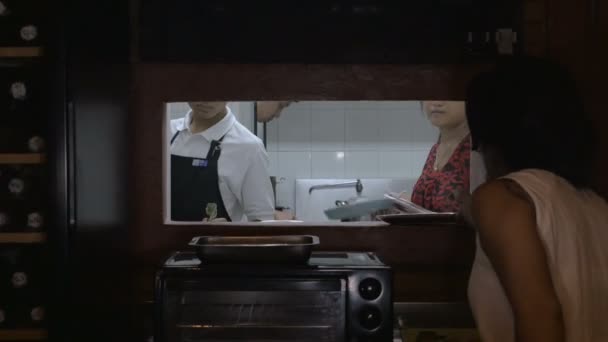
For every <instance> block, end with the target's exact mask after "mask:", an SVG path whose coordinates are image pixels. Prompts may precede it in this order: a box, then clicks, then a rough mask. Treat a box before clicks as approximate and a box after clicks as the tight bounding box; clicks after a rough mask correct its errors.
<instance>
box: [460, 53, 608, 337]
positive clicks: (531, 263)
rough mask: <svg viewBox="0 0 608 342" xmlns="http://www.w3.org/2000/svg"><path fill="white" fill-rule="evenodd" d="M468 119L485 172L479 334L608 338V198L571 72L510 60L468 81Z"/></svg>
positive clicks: (475, 275) (480, 198)
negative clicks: (598, 185) (595, 180)
mask: <svg viewBox="0 0 608 342" xmlns="http://www.w3.org/2000/svg"><path fill="white" fill-rule="evenodd" d="M467 120H468V123H469V127H470V130H471V138H472V148H473V150H474V151H476V152H478V153H480V154H481V156H482V157H483V159H484V165H485V168H486V171H487V179H488V180H487V182H486V183H484V184H483V185H481V186H480V187H479V188H478V189H477V190H476V191H475V192H474V193H473V197H472V203H471V215H472V219H473V224H474V225H475V226H476V228H477V230H478V243H477V245H478V248H477V255H476V258H475V262H474V265H473V270H472V273H471V278H470V283H469V301H470V303H471V307H472V309H473V313H474V315H475V319H476V321H477V325H478V329H479V331H480V334H481V337H482V340H483V341H484V342H502V341H505V342H507V341H508V342H511V341H517V342H545V341H551V342H558V341H566V342H601V341H608V324H607V323H606V317H608V204H607V202H606V201H605V200H604V199H603V198H601V197H599V196H598V195H597V194H596V193H595V192H594V191H593V190H591V183H590V179H589V176H588V175H589V174H590V173H591V172H590V171H591V167H592V166H591V162H592V158H593V155H594V154H593V147H594V140H593V139H592V136H593V134H592V131H591V127H590V124H589V122H588V121H587V118H586V117H585V113H584V109H583V105H582V101H581V99H580V97H579V96H578V93H577V90H576V87H575V85H574V82H573V81H572V79H571V78H570V76H569V75H568V73H567V72H566V71H565V70H563V69H562V68H561V67H559V66H557V65H554V64H552V63H549V62H546V61H542V60H538V59H532V58H510V59H507V60H503V61H501V62H499V63H498V64H497V66H496V68H495V69H494V70H492V71H489V72H486V73H483V74H481V75H479V76H478V77H476V78H475V79H474V80H473V82H472V83H471V85H470V86H469V89H468V94H467ZM471 172H474V171H473V170H472V171H471Z"/></svg>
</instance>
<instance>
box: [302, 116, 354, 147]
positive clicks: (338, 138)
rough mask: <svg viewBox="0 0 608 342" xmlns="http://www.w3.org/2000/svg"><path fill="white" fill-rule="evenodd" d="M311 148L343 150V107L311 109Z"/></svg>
mask: <svg viewBox="0 0 608 342" xmlns="http://www.w3.org/2000/svg"><path fill="white" fill-rule="evenodd" d="M310 117H311V150H312V151H344V141H345V137H346V136H345V129H346V121H345V114H344V108H335V109H332V108H319V109H311V112H310Z"/></svg>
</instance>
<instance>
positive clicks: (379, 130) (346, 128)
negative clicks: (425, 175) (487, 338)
mask: <svg viewBox="0 0 608 342" xmlns="http://www.w3.org/2000/svg"><path fill="white" fill-rule="evenodd" d="M267 130H268V132H267V139H268V141H267V148H268V154H269V156H270V165H271V174H273V175H276V176H277V178H278V179H280V180H281V181H280V182H279V184H278V185H277V204H278V205H281V206H286V207H290V208H294V205H295V180H296V179H298V178H350V179H355V178H417V177H418V176H419V175H420V173H421V171H422V166H423V165H424V162H425V160H426V157H427V155H428V152H429V150H430V148H431V146H432V145H433V144H434V143H435V142H436V140H437V136H438V131H437V129H436V128H434V127H433V126H431V124H430V123H429V122H428V120H427V118H426V117H425V115H424V114H423V113H422V108H421V105H420V102H418V101H407V102H399V101H344V102H300V103H295V104H292V105H291V106H289V107H288V108H287V109H286V110H285V111H283V113H282V114H281V116H280V117H279V119H275V120H273V121H271V122H269V123H268V124H267Z"/></svg>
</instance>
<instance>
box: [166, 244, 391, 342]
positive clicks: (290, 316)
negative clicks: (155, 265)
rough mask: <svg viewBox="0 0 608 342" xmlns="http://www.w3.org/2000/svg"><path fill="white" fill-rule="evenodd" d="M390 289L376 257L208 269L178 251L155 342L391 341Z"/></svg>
mask: <svg viewBox="0 0 608 342" xmlns="http://www.w3.org/2000/svg"><path fill="white" fill-rule="evenodd" d="M391 284H392V273H391V269H390V268H389V267H388V266H386V265H384V264H383V263H382V262H381V261H380V260H379V259H378V257H377V256H376V255H375V254H373V253H361V252H357V253H353V252H313V254H312V256H311V258H310V259H309V261H308V263H307V264H301V265H297V264H294V265H280V264H279V265H268V264H265V265H226V264H214V265H206V264H204V263H202V262H201V261H200V260H199V259H198V258H197V256H196V254H194V253H192V252H176V253H174V254H173V255H172V256H171V257H170V258H169V259H168V260H167V261H166V262H165V263H164V265H163V267H162V268H161V269H160V270H159V271H158V272H157V275H156V290H155V291H156V292H155V297H156V298H155V303H156V308H155V315H156V324H155V326H156V332H155V335H156V336H155V341H157V342H161V341H164V342H178V341H179V342H182V341H183V342H186V341H188V342H194V341H222V342H226V341H336V342H338V341H353V342H354V341H358V342H359V341H376V342H382V341H392V333H393V332H392V328H393V319H392V291H391V290H392V289H391Z"/></svg>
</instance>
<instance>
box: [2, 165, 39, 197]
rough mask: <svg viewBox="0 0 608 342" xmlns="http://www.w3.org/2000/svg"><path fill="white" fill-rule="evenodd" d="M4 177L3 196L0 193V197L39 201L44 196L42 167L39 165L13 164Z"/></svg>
mask: <svg viewBox="0 0 608 342" xmlns="http://www.w3.org/2000/svg"><path fill="white" fill-rule="evenodd" d="M4 178H5V184H3V185H2V186H3V188H4V189H2V190H3V191H4V196H2V194H0V198H2V197H3V198H8V199H11V200H23V201H39V200H40V199H41V198H45V196H46V187H44V186H43V185H44V184H45V179H44V168H43V167H41V166H23V165H13V166H12V169H11V170H10V171H9V173H8V174H7V176H6V177H4Z"/></svg>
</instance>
